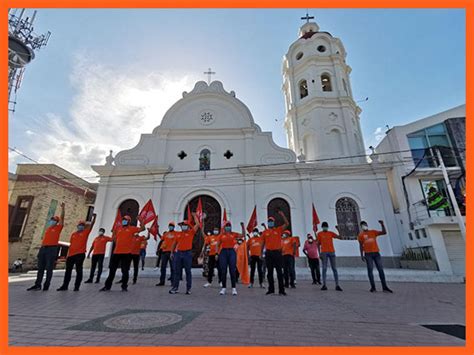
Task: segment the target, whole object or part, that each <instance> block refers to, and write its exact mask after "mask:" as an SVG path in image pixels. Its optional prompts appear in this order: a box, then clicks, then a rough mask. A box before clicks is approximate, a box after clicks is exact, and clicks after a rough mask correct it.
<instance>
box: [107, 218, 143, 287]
mask: <svg viewBox="0 0 474 355" xmlns="http://www.w3.org/2000/svg"><path fill="white" fill-rule="evenodd" d="M131 221H132V218H131V217H130V216H128V215H125V216H123V218H122V226H121V227H120V228H118V229H116V230H115V232H114V234H113V236H112V238H113V239H114V240H115V248H114V250H113V252H112V256H111V257H110V264H109V276H108V277H107V280H105V286H104V287H102V288H101V289H100V291H110V289H111V288H112V283H113V282H114V278H115V274H116V272H117V269H118V267H119V265H120V268H121V270H122V291H127V290H128V277H129V276H128V272H129V270H130V262H131V260H132V254H131V253H132V248H133V241H134V238H135V235H137V234H138V233H140V232H143V231H144V230H145V226H143V224H142V222H141V221H140V220H138V222H139V223H140V227H134V226H131V225H130V223H131Z"/></svg>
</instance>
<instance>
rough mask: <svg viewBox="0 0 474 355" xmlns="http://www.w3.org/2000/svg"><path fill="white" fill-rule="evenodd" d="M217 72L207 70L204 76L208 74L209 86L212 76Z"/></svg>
mask: <svg viewBox="0 0 474 355" xmlns="http://www.w3.org/2000/svg"><path fill="white" fill-rule="evenodd" d="M215 73H216V72H215V71H211V68H209V69H207V71H205V72H204V74H207V85H210V84H211V75H213V74H215Z"/></svg>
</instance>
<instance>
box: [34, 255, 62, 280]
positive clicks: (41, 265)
mask: <svg viewBox="0 0 474 355" xmlns="http://www.w3.org/2000/svg"><path fill="white" fill-rule="evenodd" d="M57 257H58V247H57V246H46V247H41V248H40V250H39V252H38V273H37V275H36V282H35V286H38V287H41V283H42V282H43V276H44V272H45V270H46V280H45V282H44V285H43V289H48V288H49V285H50V283H51V278H52V277H53V269H54V264H55V263H56V258H57Z"/></svg>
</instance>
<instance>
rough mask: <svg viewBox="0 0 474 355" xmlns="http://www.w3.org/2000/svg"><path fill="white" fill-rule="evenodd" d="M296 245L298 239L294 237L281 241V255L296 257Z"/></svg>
mask: <svg viewBox="0 0 474 355" xmlns="http://www.w3.org/2000/svg"><path fill="white" fill-rule="evenodd" d="M295 245H296V239H294V238H293V237H286V238H283V239H282V240H281V253H282V254H283V255H293V256H294V255H295V252H294V246H295Z"/></svg>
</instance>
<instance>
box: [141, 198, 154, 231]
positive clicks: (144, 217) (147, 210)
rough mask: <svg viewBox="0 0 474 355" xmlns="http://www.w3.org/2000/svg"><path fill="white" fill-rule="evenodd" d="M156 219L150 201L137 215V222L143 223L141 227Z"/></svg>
mask: <svg viewBox="0 0 474 355" xmlns="http://www.w3.org/2000/svg"><path fill="white" fill-rule="evenodd" d="M155 218H156V213H155V208H154V207H153V202H151V199H150V200H148V202H147V203H146V204H145V206H143V208H142V210H141V211H140V213H139V214H138V220H139V221H140V222H141V223H143V225H145V224H147V223H149V222H151V221H153V220H154V219H155Z"/></svg>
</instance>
